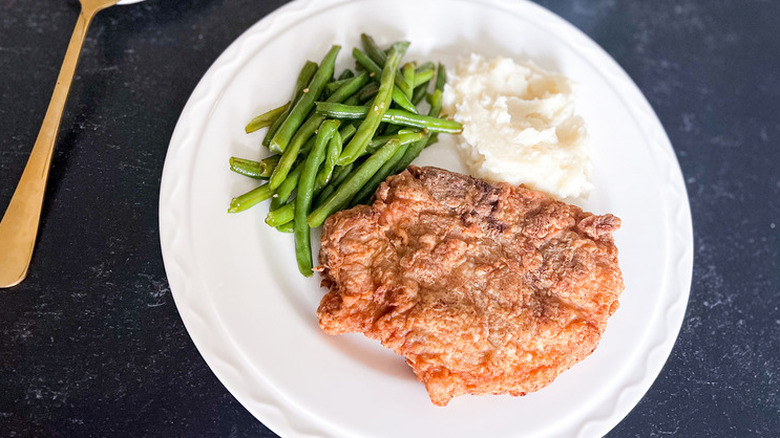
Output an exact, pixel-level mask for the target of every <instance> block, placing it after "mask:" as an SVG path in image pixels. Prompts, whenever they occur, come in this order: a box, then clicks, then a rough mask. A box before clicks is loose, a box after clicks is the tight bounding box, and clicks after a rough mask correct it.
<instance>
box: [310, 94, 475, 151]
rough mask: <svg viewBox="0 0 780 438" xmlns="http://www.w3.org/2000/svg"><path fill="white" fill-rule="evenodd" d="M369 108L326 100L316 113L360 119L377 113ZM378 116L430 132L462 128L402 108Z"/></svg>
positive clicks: (450, 122) (449, 131)
mask: <svg viewBox="0 0 780 438" xmlns="http://www.w3.org/2000/svg"><path fill="white" fill-rule="evenodd" d="M369 108H370V107H368V106H349V105H344V104H331V103H328V102H318V103H317V113H319V114H322V115H324V116H326V117H332V118H335V119H360V118H363V117H365V118H368V116H369V115H371V114H377V111H376V110H374V111H369ZM380 117H381V119H380V120H381V121H382V122H387V123H392V124H394V125H404V126H414V127H417V128H423V129H427V130H429V131H431V132H445V133H448V134H457V133H460V132H461V131H462V130H463V126H462V125H461V124H460V123H458V122H456V121H454V120H447V119H440V118H438V117H431V116H422V115H419V114H412V113H410V112H408V111H403V110H396V109H389V110H386V111H385V112H384V114H382V115H381V116H380ZM358 131H359V130H358ZM353 141H354V138H353ZM344 153H347V151H346V150H345V152H344Z"/></svg>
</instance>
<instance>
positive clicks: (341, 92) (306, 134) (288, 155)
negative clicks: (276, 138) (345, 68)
mask: <svg viewBox="0 0 780 438" xmlns="http://www.w3.org/2000/svg"><path fill="white" fill-rule="evenodd" d="M366 82H368V74H367V73H366V72H363V73H361V74H359V75H357V76H355V77H354V78H352V79H350V82H348V83H346V84H344V85H343V86H342V87H341V88H339V89H338V90H336V92H335V93H333V94H332V95H331V96H330V97H328V99H327V101H326V102H327V103H338V102H341V101H343V100H344V99H346V98H348V97H349V96H351V95H353V94H355V93H356V92H357V91H358V90H359V89H360V88H361V87H363V86H364V85H365V84H366ZM324 120H325V116H323V115H321V114H313V115H312V116H311V117H309V119H308V120H306V122H304V123H303V125H301V127H300V128H298V131H297V132H296V133H295V135H294V136H293V138H292V139H291V140H290V142H289V144H288V147H287V150H285V151H284V153H282V157H281V158H280V159H279V164H277V165H276V168H275V169H274V173H273V175H271V179H270V180H269V182H268V183H269V184H271V187H272V188H276V187H279V184H281V183H282V181H284V178H285V177H286V176H287V172H289V171H290V168H292V165H293V163H295V161H296V160H297V159H298V153H299V152H300V151H301V148H302V146H303V144H304V143H305V142H306V141H307V140H308V139H309V138H310V137H311V136H312V135H314V132H315V131H316V130H317V127H319V126H320V124H321V123H322V122H323V121H324Z"/></svg>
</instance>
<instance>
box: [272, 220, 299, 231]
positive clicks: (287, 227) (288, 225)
mask: <svg viewBox="0 0 780 438" xmlns="http://www.w3.org/2000/svg"><path fill="white" fill-rule="evenodd" d="M276 229H277V230H279V231H281V232H282V233H293V232H295V223H293V221H289V222H285V223H283V224H280V225H278V226H277V227H276Z"/></svg>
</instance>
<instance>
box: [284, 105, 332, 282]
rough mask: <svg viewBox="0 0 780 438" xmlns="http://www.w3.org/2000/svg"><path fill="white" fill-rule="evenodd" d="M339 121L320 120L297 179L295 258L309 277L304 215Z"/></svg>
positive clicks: (307, 226)
mask: <svg viewBox="0 0 780 438" xmlns="http://www.w3.org/2000/svg"><path fill="white" fill-rule="evenodd" d="M338 127H339V121H338V120H326V121H324V122H322V125H320V127H319V129H318V132H317V140H316V141H315V142H314V148H313V149H312V150H311V152H310V153H309V155H308V156H307V157H306V161H304V165H303V172H302V173H301V178H300V180H299V181H298V194H297V195H296V196H295V218H294V220H295V226H294V228H293V232H294V235H295V258H296V260H297V261H298V270H299V271H301V274H303V275H305V276H307V277H310V276H311V275H312V269H311V268H312V266H313V262H312V255H311V229H310V228H309V224H308V223H307V222H306V216H307V215H308V214H309V210H310V209H311V204H312V200H313V198H314V183H315V181H314V180H315V179H316V178H317V169H319V167H320V165H321V164H322V162H323V161H325V148H326V146H327V144H328V143H329V141H330V139H331V137H333V136H334V135H337V134H338Z"/></svg>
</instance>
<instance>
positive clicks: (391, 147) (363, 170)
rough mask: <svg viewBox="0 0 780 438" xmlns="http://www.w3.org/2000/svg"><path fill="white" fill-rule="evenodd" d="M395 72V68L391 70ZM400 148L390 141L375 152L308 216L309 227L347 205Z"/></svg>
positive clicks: (396, 142)
mask: <svg viewBox="0 0 780 438" xmlns="http://www.w3.org/2000/svg"><path fill="white" fill-rule="evenodd" d="M394 52H395V51H391V54H390V56H389V57H388V61H387V64H386V66H387V65H392V61H391V60H392V58H393V57H394V55H395V53H394ZM393 70H395V68H394V69H393ZM400 147H401V143H400V142H398V140H390V141H388V142H387V143H385V145H384V146H382V148H381V149H379V150H378V151H376V152H375V153H374V154H373V155H371V156H370V157H368V159H367V160H366V161H365V162H364V163H363V164H361V165H360V167H358V168H357V169H356V170H355V171H354V172H352V173H351V174H350V176H349V177H348V178H347V179H346V180H345V181H344V182H343V183H341V185H339V188H338V189H336V191H335V192H333V194H332V195H330V196H329V197H328V198H327V199H326V200H325V201H324V202H323V204H322V205H320V206H319V207H317V208H316V209H315V210H314V211H312V212H311V213H310V214H309V216H308V219H307V221H308V223H309V226H310V227H312V228H315V227H319V226H320V225H322V224H323V222H325V219H327V218H328V216H330V215H331V214H333V213H335V212H336V211H337V210H339V209H340V208H341V207H342V206H344V205H346V204H347V203H349V201H350V200H351V199H352V197H353V196H354V195H355V193H357V192H358V191H359V190H360V188H361V187H363V185H364V184H365V183H366V182H367V181H368V180H369V179H371V176H372V175H374V174H375V173H376V172H377V171H378V170H379V169H380V168H381V167H382V165H383V164H384V163H385V162H386V161H387V160H388V159H390V157H392V156H393V154H395V152H396V151H397V150H398V148H400Z"/></svg>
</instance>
